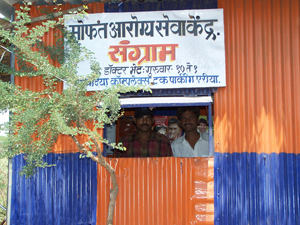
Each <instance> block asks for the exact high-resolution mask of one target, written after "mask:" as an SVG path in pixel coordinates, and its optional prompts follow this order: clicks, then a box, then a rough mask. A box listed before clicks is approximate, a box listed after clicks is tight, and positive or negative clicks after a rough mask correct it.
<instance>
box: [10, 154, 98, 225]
mask: <svg viewBox="0 0 300 225" xmlns="http://www.w3.org/2000/svg"><path fill="white" fill-rule="evenodd" d="M45 161H46V162H47V163H48V164H56V165H57V166H54V167H50V168H45V169H39V170H38V172H37V173H36V174H35V175H34V176H33V177H32V178H29V179H25V177H24V176H22V177H21V176H20V175H19V172H20V170H21V168H22V167H23V166H24V165H25V161H24V155H18V156H16V157H14V159H13V172H12V198H11V218H10V219H11V223H10V224H11V225H32V224H37V225H40V224H49V225H52V224H55V225H66V224H96V209H97V164H96V163H95V162H94V161H92V160H90V159H89V158H83V159H81V158H79V153H75V154H74V153H70V154H48V155H47V156H46V157H45Z"/></svg>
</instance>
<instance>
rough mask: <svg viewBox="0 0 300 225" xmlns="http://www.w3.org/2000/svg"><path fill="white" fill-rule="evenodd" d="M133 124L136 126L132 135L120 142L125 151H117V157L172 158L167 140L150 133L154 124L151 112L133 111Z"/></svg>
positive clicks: (145, 109) (140, 109) (162, 136)
mask: <svg viewBox="0 0 300 225" xmlns="http://www.w3.org/2000/svg"><path fill="white" fill-rule="evenodd" d="M133 122H134V124H135V126H136V132H135V133H134V134H127V135H126V136H124V137H123V138H121V140H120V142H122V143H123V146H124V147H125V148H126V150H125V151H120V150H117V154H116V155H117V157H166V156H172V149H171V145H170V142H169V140H168V138H167V137H166V136H164V135H161V134H158V133H155V132H153V131H152V126H153V124H154V116H153V111H152V110H150V109H149V108H138V109H136V110H135V115H134V118H133Z"/></svg>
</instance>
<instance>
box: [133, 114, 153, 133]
mask: <svg viewBox="0 0 300 225" xmlns="http://www.w3.org/2000/svg"><path fill="white" fill-rule="evenodd" d="M133 122H134V123H135V125H136V129H137V130H139V131H144V132H145V131H146V132H147V131H150V130H151V128H152V125H153V123H154V118H153V117H151V116H143V117H139V118H136V117H134V118H133Z"/></svg>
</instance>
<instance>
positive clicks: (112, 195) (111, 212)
mask: <svg viewBox="0 0 300 225" xmlns="http://www.w3.org/2000/svg"><path fill="white" fill-rule="evenodd" d="M71 137H72V139H73V140H74V142H75V143H76V145H77V146H78V148H79V149H80V150H81V151H83V152H84V153H85V154H87V152H88V150H87V149H86V148H85V147H84V146H83V145H81V144H80V143H79V141H78V140H77V138H76V137H75V136H71ZM91 140H92V141H93V143H94V144H95V146H96V150H97V153H98V156H95V155H91V156H90V158H91V159H92V160H93V161H95V162H97V163H99V164H100V165H101V166H103V167H104V168H105V169H106V170H107V171H108V172H109V174H110V178H111V181H112V186H113V189H111V190H110V201H109V205H108V214H107V222H106V224H107V225H112V224H113V218H114V211H115V205H116V200H117V196H118V192H119V187H118V182H117V178H116V174H115V170H114V169H113V168H112V167H111V166H110V165H109V164H108V163H107V162H106V160H105V159H104V157H103V156H102V154H101V153H102V152H101V148H100V146H99V144H98V142H97V141H96V139H95V138H91Z"/></svg>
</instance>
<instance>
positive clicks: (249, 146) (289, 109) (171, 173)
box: [13, 0, 300, 225]
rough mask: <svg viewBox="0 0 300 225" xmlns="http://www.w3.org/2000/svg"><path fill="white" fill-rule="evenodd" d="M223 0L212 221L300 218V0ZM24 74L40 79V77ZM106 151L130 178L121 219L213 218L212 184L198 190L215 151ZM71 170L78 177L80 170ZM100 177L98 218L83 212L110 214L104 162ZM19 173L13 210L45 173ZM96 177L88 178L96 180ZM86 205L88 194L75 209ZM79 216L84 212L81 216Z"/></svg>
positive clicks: (122, 178) (123, 180)
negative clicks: (132, 155)
mask: <svg viewBox="0 0 300 225" xmlns="http://www.w3.org/2000/svg"><path fill="white" fill-rule="evenodd" d="M197 2H199V1H197ZM192 5H197V4H192ZM91 6H92V8H97V7H99V8H97V9H95V12H98V11H97V10H103V9H105V10H107V11H109V10H111V11H113V9H114V10H115V11H124V10H125V9H126V10H129V9H130V7H136V4H133V3H132V4H131V6H130V5H129V6H125V4H124V5H123V4H119V5H118V4H116V3H112V4H105V5H101V4H99V5H98V4H91ZM65 7H70V6H69V5H67V6H65ZM126 7H127V8H126ZM151 7H153V8H155V7H156V6H151ZM218 7H219V8H223V9H224V22H225V35H226V37H225V48H226V70H227V71H226V72H227V86H226V87H225V88H218V90H217V93H215V95H214V101H215V102H214V112H215V113H214V119H215V128H214V131H215V145H216V146H215V150H216V153H215V158H214V182H215V185H214V223H215V224H217V225H219V224H220V225H221V224H222V225H223V224H224V225H227V224H228V225H232V224H250V225H257V224H272V225H273V224H278V225H282V224H287V225H290V224H300V221H299V218H300V202H299V199H300V179H299V174H300V161H299V151H300V140H299V139H298V136H300V118H299V117H300V113H299V112H300V99H299V98H300V93H299V92H300V89H299V88H298V87H299V86H300V75H299V74H300V59H299V58H300V57H299V56H300V43H299V42H300V25H299V24H300V20H299V18H300V3H299V1H298V0H290V1H283V0H266V1H260V0H249V1H245V0H227V1H225V0H219V2H218ZM133 9H134V8H133ZM155 9H156V8H155ZM158 9H159V8H158ZM99 12H100V11H99ZM50 42H51V41H50ZM18 82H20V83H19V84H21V85H28V87H34V86H35V85H36V86H35V87H38V86H39V85H37V84H38V83H40V82H41V80H30V79H28V80H26V79H24V80H23V81H18ZM22 82H23V83H22ZM34 82H38V83H36V84H34ZM65 142H66V141H65V140H62V143H63V145H64V146H63V147H62V148H63V149H72V148H73V147H69V148H68V147H67V146H68V144H66V145H65V144H64V143H65ZM72 154H75V155H74V158H72V160H71V161H70V163H71V164H72V165H74V166H73V167H69V168H75V167H77V165H80V164H79V162H77V161H76V160H78V161H79V159H78V157H77V158H76V154H77V153H72ZM59 156H60V155H53V156H51V157H53V158H55V157H59ZM20 157H21V156H20ZM49 157H50V156H49ZM63 157H67V155H66V156H65V155H64V156H63ZM16 160H18V158H16ZM108 160H109V162H110V163H111V164H112V165H114V166H115V168H116V170H117V172H118V176H119V177H118V179H119V180H118V181H119V183H120V184H121V185H122V187H123V189H122V190H121V193H122V194H120V195H119V198H118V202H117V210H116V215H115V222H116V224H126V225H127V224H149V225H152V224H168V225H169V224H176V225H177V224H206V223H212V222H211V219H212V218H211V216H212V211H211V204H212V202H213V199H212V198H211V196H210V194H209V193H211V192H206V193H207V194H206V195H207V196H208V198H207V199H205V198H203V199H202V200H203V201H202V200H201V201H200V199H201V197H199V196H201V194H204V193H200V192H199V190H205V185H207V187H208V186H210V187H211V185H212V167H211V163H212V162H211V161H209V160H208V162H207V165H208V166H207V170H206V169H204V168H206V167H205V165H206V164H205V163H204V164H201V163H199V161H197V160H199V159H174V158H161V159H134V160H132V159H108ZM16 163H18V161H16ZM202 166H203V167H202ZM93 168H94V167H93ZM81 169H82V170H84V169H86V168H85V167H82V168H81ZM50 171H52V172H51V173H50ZM53 171H55V168H53V169H49V170H48V169H47V171H46V172H45V173H49V176H50V175H51V174H54V172H53ZM181 171H182V173H181ZM17 172H18V171H17V170H15V171H14V173H15V175H16V174H17ZM69 173H70V174H71V175H68V176H72V177H74V179H75V178H76V176H77V174H76V173H74V172H72V171H71V170H69ZM141 175H143V176H141ZM202 176H204V177H202ZM205 176H206V178H205ZM97 177H98V178H97V181H98V182H97V218H96V220H95V219H94V218H93V216H85V218H93V219H91V220H88V219H87V220H86V221H85V222H86V223H89V222H90V223H91V224H95V221H97V224H104V220H105V218H106V210H107V209H106V207H107V205H108V202H107V201H108V194H109V188H110V183H109V180H108V179H107V177H106V172H104V171H103V170H102V168H97ZM66 179H71V178H66ZM76 179H77V178H76ZM203 180H206V181H207V183H205V182H204V181H203ZM54 181H55V182H56V179H54ZM15 182H18V183H15V184H17V186H16V187H18V188H16V189H15V193H14V194H15V195H16V197H17V199H18V200H19V202H17V201H16V202H14V207H15V208H14V209H13V210H15V212H16V214H15V215H20V213H19V211H21V210H24V208H22V207H25V206H24V201H25V200H26V199H25V193H26V192H22V191H19V190H27V189H28V190H29V189H30V188H31V185H36V186H35V187H37V189H40V188H41V187H43V185H45V183H46V182H41V183H38V184H36V183H34V181H31V182H29V181H28V183H26V182H27V181H25V180H24V179H23V178H20V180H19V181H17V180H16V181H15ZM32 182H33V183H32ZM76 185H78V183H74V186H75V187H76ZM94 185H95V183H94V180H93V179H91V180H90V181H89V184H88V186H89V188H90V189H92V188H94ZM121 185H120V186H121ZM203 186H204V189H203ZM165 188H168V190H170V191H166V189H165ZM63 190H64V189H63ZM93 190H94V189H93ZM161 190H162V191H161ZM210 190H211V189H210ZM28 193H30V192H28ZM68 193H69V194H70V196H72V198H73V197H74V196H75V195H76V194H74V193H73V192H72V191H71V190H69V192H68ZM86 193H89V192H88V191H87V192H86ZM191 193H194V195H191ZM56 195H58V196H62V192H61V189H59V188H56V186H55V187H54V190H53V194H51V195H49V196H48V197H47V198H46V200H43V201H45V202H47V201H49V199H51V198H53V197H55V196H56ZM33 196H35V197H36V196H37V195H36V194H34V195H33ZM32 199H35V198H32ZM198 200H199V202H198ZM25 202H26V201H25ZM90 203H91V202H90ZM28 204H29V205H30V210H27V211H26V213H28V215H27V217H26V218H29V219H30V218H31V219H35V218H34V217H33V216H32V213H34V214H35V215H39V214H37V213H35V211H34V210H36V208H34V202H33V201H32V202H29V203H28ZM70 205H71V206H72V204H70ZM70 205H69V206H70ZM53 207H54V206H53ZM76 207H77V206H76ZM85 207H86V205H85V204H82V205H80V206H78V208H76V210H77V211H80V210H85ZM89 207H90V205H89ZM55 209H56V208H55ZM92 209H93V210H94V208H92ZM139 209H140V211H138V210H139ZM18 210H19V211H18ZM56 210H62V208H58V209H56ZM76 210H75V212H77V211H76ZM89 210H90V211H91V208H89ZM93 210H92V211H93ZM90 211H89V212H90ZM162 212H165V214H163V213H162ZM148 213H149V215H148ZM205 213H206V214H205ZM204 214H205V215H206V216H203V215H204ZM51 215H52V214H51ZM69 216H72V215H71V214H69ZM24 218H25V217H24ZM77 218H79V217H77ZM204 218H205V219H204ZM15 219H16V221H21V220H17V218H15ZM63 219H66V217H64V218H63ZM63 219H61V220H62V221H63ZM201 220H202V221H203V222H200V221H201ZM205 220H206V221H208V222H204V221H205ZM49 221H50V220H49ZM61 223H62V222H61ZM80 223H81V224H84V221H80V220H79V221H74V224H80ZM18 224H20V223H18ZM23 224H29V223H25V222H24V223H23ZM37 224H38V223H37ZM58 224H59V223H58Z"/></svg>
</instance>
